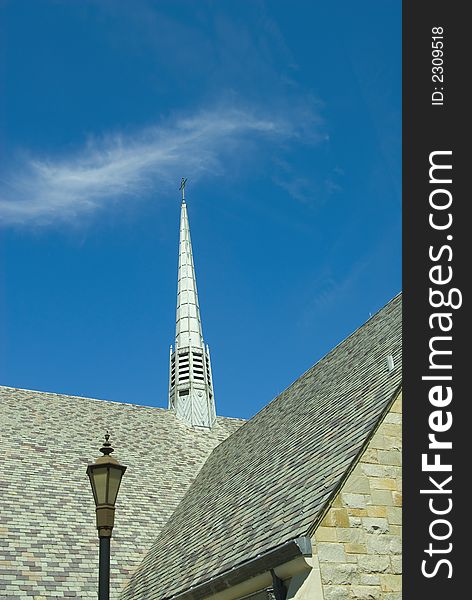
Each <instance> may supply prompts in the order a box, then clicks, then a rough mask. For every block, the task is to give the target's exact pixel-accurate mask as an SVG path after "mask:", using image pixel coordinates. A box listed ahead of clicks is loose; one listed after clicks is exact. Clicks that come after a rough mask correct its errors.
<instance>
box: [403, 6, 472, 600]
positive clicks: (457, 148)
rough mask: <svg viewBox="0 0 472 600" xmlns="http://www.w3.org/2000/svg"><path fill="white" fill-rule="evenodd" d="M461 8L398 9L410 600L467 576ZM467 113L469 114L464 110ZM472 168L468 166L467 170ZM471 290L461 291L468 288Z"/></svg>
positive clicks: (467, 153) (471, 255)
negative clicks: (400, 23) (400, 28)
mask: <svg viewBox="0 0 472 600" xmlns="http://www.w3.org/2000/svg"><path fill="white" fill-rule="evenodd" d="M466 8H467V5H466V4H465V3H461V2H444V1H442V2H438V1H436V0H433V1H428V2H415V1H413V2H412V1H410V2H404V3H403V239H404V242H403V265H404V267H403V289H404V298H403V301H404V322H403V337H404V455H403V456H404V479H405V485H404V488H405V489H404V528H403V531H404V540H403V554H404V569H403V571H404V575H403V597H404V598H406V599H407V600H410V599H420V598H421V599H422V598H427V599H428V600H435V599H436V598H438V599H439V598H441V599H442V600H443V599H444V598H447V599H452V598H462V597H464V595H465V596H467V589H468V585H467V582H468V580H469V578H470V577H471V576H472V564H471V565H469V564H468V563H469V562H470V560H469V557H470V552H468V551H467V546H468V544H467V543H466V540H469V539H470V536H471V533H470V532H471V525H470V523H471V516H472V502H471V500H472V491H471V489H470V488H471V487H472V486H471V484H472V427H471V411H470V405H471V404H472V398H471V392H470V390H469V385H468V382H466V376H467V374H468V373H472V361H471V359H470V358H469V357H470V355H471V354H472V352H471V344H470V337H471V334H472V328H471V320H470V295H469V290H468V289H466V285H467V286H468V279H470V277H471V273H472V268H471V264H472V228H471V224H470V223H471V219H472V217H471V216H470V214H471V210H470V207H472V197H471V192H470V190H469V189H468V188H469V185H470V183H469V181H470V179H471V177H472V156H471V154H472V152H471V149H470V148H469V147H468V146H469V144H467V140H468V138H470V137H471V131H470V130H471V118H470V114H469V113H470V111H471V110H472V106H471V105H470V102H468V100H467V96H468V92H467V91H466V90H467V89H470V85H471V72H472V69H471V67H470V66H469V61H470V57H471V56H472V51H471V46H470V40H471V37H472V36H471V30H470V22H469V20H468V19H467V17H466ZM467 102H468V104H469V106H468V107H466V103H467ZM469 162H470V163H471V164H469ZM468 287H469V286H468Z"/></svg>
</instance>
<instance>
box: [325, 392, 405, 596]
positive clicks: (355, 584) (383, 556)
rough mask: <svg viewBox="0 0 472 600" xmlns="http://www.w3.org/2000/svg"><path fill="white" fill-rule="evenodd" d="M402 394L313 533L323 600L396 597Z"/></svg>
mask: <svg viewBox="0 0 472 600" xmlns="http://www.w3.org/2000/svg"><path fill="white" fill-rule="evenodd" d="M401 418H402V397H401V394H400V395H399V396H398V397H397V399H396V400H395V402H394V403H393V405H392V407H391V408H390V410H389V412H388V413H387V415H386V416H385V418H384V419H383V421H382V423H381V424H380V426H379V428H378V429H377V431H376V432H375V434H374V436H373V437H372V439H371V440H370V443H369V444H368V446H367V448H366V449H365V451H364V452H363V454H362V456H361V458H360V460H359V462H358V464H357V465H356V466H355V468H354V469H353V471H352V472H351V474H350V475H349V477H348V479H347V480H346V482H345V484H344V485H343V487H342V488H341V490H340V492H339V493H338V494H337V496H336V497H335V499H334V501H333V503H332V504H331V507H330V508H329V510H328V511H327V512H326V514H325V516H324V518H323V520H322V521H321V522H320V524H319V526H318V528H317V529H316V531H315V534H314V546H315V552H316V554H317V555H318V561H319V566H320V573H321V583H322V588H323V595H324V600H401V589H402V588H401V583H402V582H401V554H402V525H401V522H402V518H401V494H402V473H401V462H402V454H401V449H402V436H401Z"/></svg>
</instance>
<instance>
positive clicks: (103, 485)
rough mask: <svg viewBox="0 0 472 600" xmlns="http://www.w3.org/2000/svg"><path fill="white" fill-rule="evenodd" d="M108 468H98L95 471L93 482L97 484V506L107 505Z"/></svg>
mask: <svg viewBox="0 0 472 600" xmlns="http://www.w3.org/2000/svg"><path fill="white" fill-rule="evenodd" d="M107 473H108V468H107V467H98V468H96V469H94V470H93V475H92V477H93V481H94V483H95V494H96V496H97V504H105V503H106V500H107Z"/></svg>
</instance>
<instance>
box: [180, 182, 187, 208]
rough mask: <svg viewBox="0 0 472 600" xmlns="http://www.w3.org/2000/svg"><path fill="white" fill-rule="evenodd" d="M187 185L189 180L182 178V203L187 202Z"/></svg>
mask: <svg viewBox="0 0 472 600" xmlns="http://www.w3.org/2000/svg"><path fill="white" fill-rule="evenodd" d="M186 183H187V179H186V178H185V177H182V179H181V181H180V187H179V190H182V202H185V184H186Z"/></svg>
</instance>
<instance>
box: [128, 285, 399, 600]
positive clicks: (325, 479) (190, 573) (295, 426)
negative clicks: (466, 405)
mask: <svg viewBox="0 0 472 600" xmlns="http://www.w3.org/2000/svg"><path fill="white" fill-rule="evenodd" d="M389 355H391V356H392V357H393V360H394V364H395V367H394V368H393V370H392V369H391V364H390V368H389V366H388V362H387V357H388V356H389ZM400 384H401V296H397V297H396V298H394V299H393V300H392V301H391V302H390V303H389V304H388V305H387V306H386V307H384V308H383V309H382V310H381V311H380V312H378V313H377V314H376V315H374V316H373V317H372V318H371V319H369V321H367V323H366V324H365V325H363V326H362V327H361V328H360V329H358V330H357V331H355V332H354V333H353V334H352V335H351V336H350V337H348V338H347V339H346V340H345V341H344V342H342V343H341V344H339V345H338V346H337V347H336V348H335V349H334V350H332V351H331V352H330V353H329V354H328V355H327V356H325V357H324V358H323V359H322V360H320V361H319V362H318V363H317V364H316V365H315V366H314V367H312V368H311V369H310V370H309V371H307V372H306V373H305V374H304V375H302V376H301V377H300V378H299V379H297V381H295V383H293V384H292V385H291V386H290V387H289V388H287V389H286V390H285V391H284V392H283V393H282V394H280V395H279V396H278V397H277V398H276V399H275V400H273V401H272V402H271V403H270V404H269V405H268V406H267V407H265V408H264V409H263V410H262V411H260V412H259V413H258V414H257V415H256V416H255V417H254V418H253V419H251V420H250V421H248V422H247V423H245V424H244V425H243V426H242V427H241V428H239V429H238V430H237V431H236V432H235V433H234V434H233V435H231V436H230V437H229V438H228V439H227V440H226V441H224V442H223V443H221V444H220V445H219V446H218V447H217V448H215V450H213V452H212V454H211V455H210V457H209V458H208V460H207V461H206V463H205V465H204V466H203V468H202V470H201V471H200V473H199V475H198V476H197V478H196V479H195V481H194V482H193V483H192V485H191V486H190V488H189V490H188V492H187V493H186V495H185V496H184V498H183V500H182V501H181V503H180V504H179V506H178V508H177V509H176V511H175V512H174V513H173V515H172V517H171V518H170V520H169V521H168V522H167V524H166V525H165V526H164V528H163V530H162V531H161V533H160V535H159V536H158V538H157V540H156V541H155V543H154V544H153V546H152V548H151V549H150V551H149V552H148V554H147V556H146V557H145V559H144V560H143V562H142V564H141V565H140V566H139V568H138V569H137V571H136V573H135V574H134V576H133V577H132V578H131V581H130V584H129V586H128V587H127V588H126V589H125V592H124V593H123V594H122V598H123V599H133V600H154V599H162V598H171V597H174V596H176V595H179V594H182V593H183V592H184V591H186V590H188V589H189V588H191V587H192V586H193V587H195V586H198V585H200V584H202V583H203V582H205V581H208V580H210V579H212V578H215V577H217V576H218V575H220V574H221V573H224V572H227V571H229V570H230V569H232V568H235V567H236V566H237V565H241V564H243V563H246V564H247V562H248V561H250V560H251V559H254V558H255V557H257V556H258V555H260V554H263V553H266V552H268V551H269V550H271V549H273V548H276V547H278V546H281V545H282V544H285V543H287V542H289V541H290V540H293V539H294V538H297V537H299V536H306V535H308V534H309V532H310V530H311V528H312V527H313V524H314V523H315V522H316V520H317V519H318V518H320V516H321V515H322V513H323V510H324V509H325V508H326V506H327V504H329V501H330V499H331V498H332V497H333V494H334V493H335V492H336V490H337V488H338V487H339V485H340V484H341V482H342V480H343V479H344V477H345V476H346V473H347V472H348V471H349V467H350V466H351V465H352V463H353V462H354V461H355V459H356V457H357V456H358V455H359V453H360V452H361V450H362V448H363V446H364V445H365V444H366V443H367V441H368V440H369V438H370V437H371V435H372V433H373V431H374V429H375V427H376V425H377V424H378V423H379V421H380V419H381V417H382V416H383V414H384V413H385V411H386V410H387V409H388V407H389V405H390V403H391V402H392V400H393V398H394V396H395V395H396V393H397V391H398V388H399V386H400ZM153 510H154V514H155V515H156V518H157V517H158V515H159V513H160V511H161V505H160V502H159V499H156V502H155V504H154V506H153Z"/></svg>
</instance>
